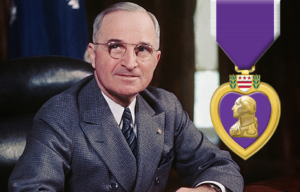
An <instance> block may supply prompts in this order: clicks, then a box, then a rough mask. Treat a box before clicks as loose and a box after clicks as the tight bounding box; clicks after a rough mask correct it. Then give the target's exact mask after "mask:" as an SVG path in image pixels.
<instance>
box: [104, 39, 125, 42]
mask: <svg viewBox="0 0 300 192" xmlns="http://www.w3.org/2000/svg"><path fill="white" fill-rule="evenodd" d="M107 42H123V41H122V40H120V39H109V40H108V41H107Z"/></svg>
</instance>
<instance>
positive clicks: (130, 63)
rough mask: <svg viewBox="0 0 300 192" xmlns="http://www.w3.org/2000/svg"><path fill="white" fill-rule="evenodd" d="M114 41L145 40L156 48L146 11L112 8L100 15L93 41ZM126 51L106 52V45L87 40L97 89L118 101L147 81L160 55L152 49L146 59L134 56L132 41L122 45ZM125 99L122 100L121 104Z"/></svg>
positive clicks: (148, 81)
mask: <svg viewBox="0 0 300 192" xmlns="http://www.w3.org/2000/svg"><path fill="white" fill-rule="evenodd" d="M112 41H118V42H122V43H130V44H148V45H151V46H152V47H153V48H154V49H156V50H157V49H158V46H159V45H158V43H157V42H156V33H155V29H154V24H153V22H152V20H151V18H150V16H149V15H148V14H147V13H144V12H127V11H116V12H112V13H109V14H107V15H105V16H104V18H103V21H102V25H101V27H100V30H99V32H98V35H97V42H94V43H108V42H112ZM126 46H127V51H126V53H125V55H124V56H123V57H122V58H120V59H114V58H112V57H111V56H110V55H109V52H108V51H107V47H106V46H103V45H94V44H91V43H90V44H89V53H90V57H91V63H92V66H93V67H94V68H95V77H96V80H97V83H98V85H99V87H100V88H101V90H102V91H103V92H104V93H105V94H106V95H107V96H109V97H110V98H111V99H113V100H114V101H115V102H117V103H119V104H121V105H127V104H128V102H129V103H130V102H131V101H132V100H133V99H134V97H135V96H136V95H137V94H138V93H139V92H140V91H143V90H144V89H145V88H146V87H147V86H148V85H149V83H150V81H151V79H152V77H153V72H154V69H155V67H156V65H157V63H158V61H159V59H160V55H161V53H160V51H153V54H152V56H151V58H150V59H149V60H147V61H143V62H142V61H139V60H137V58H136V55H135V51H134V48H135V46H134V45H126ZM124 103H125V104H124Z"/></svg>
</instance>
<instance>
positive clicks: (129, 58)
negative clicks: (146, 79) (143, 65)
mask: <svg viewBox="0 0 300 192" xmlns="http://www.w3.org/2000/svg"><path fill="white" fill-rule="evenodd" d="M122 65H123V66H124V67H126V68H127V69H128V70H133V69H134V68H136V67H137V66H138V63H137V58H136V55H135V51H134V49H133V48H131V47H130V48H127V50H126V52H125V54H124V56H123V57H122Z"/></svg>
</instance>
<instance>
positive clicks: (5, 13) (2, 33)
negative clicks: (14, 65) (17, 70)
mask: <svg viewBox="0 0 300 192" xmlns="http://www.w3.org/2000/svg"><path fill="white" fill-rule="evenodd" d="M8 22H9V0H1V1H0V62H1V61H4V60H5V59H6V54H7V41H6V40H7V27H8Z"/></svg>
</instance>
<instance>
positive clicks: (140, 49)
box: [107, 42, 153, 61]
mask: <svg viewBox="0 0 300 192" xmlns="http://www.w3.org/2000/svg"><path fill="white" fill-rule="evenodd" d="M107 47H108V51H109V54H110V56H111V57H113V58H116V59H119V58H122V57H123V56H124V54H125V53H126V49H127V47H126V44H124V43H119V42H110V43H108V44H107ZM134 51H135V55H136V57H137V59H139V60H141V61H147V60H148V59H149V58H150V57H151V56H152V52H153V50H152V48H151V46H149V45H142V44H141V45H137V46H136V47H135V48H134Z"/></svg>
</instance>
